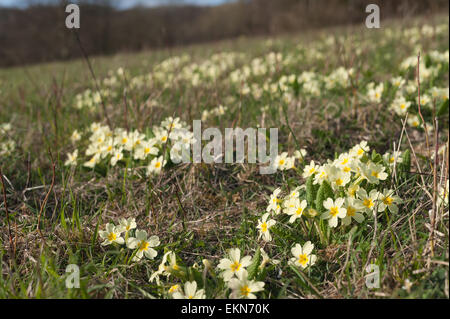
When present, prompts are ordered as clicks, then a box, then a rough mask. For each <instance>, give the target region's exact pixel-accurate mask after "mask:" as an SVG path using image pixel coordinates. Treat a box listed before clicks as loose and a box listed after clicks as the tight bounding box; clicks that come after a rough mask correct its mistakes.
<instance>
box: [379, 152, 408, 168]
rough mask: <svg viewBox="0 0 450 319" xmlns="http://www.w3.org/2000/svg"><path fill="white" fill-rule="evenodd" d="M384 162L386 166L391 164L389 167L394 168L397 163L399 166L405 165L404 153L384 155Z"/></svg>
mask: <svg viewBox="0 0 450 319" xmlns="http://www.w3.org/2000/svg"><path fill="white" fill-rule="evenodd" d="M383 160H384V162H385V163H386V164H389V166H391V167H392V166H394V163H395V162H396V163H397V164H399V163H403V158H402V152H397V151H395V152H394V153H389V152H388V153H385V154H384V155H383Z"/></svg>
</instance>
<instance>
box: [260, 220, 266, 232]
mask: <svg viewBox="0 0 450 319" xmlns="http://www.w3.org/2000/svg"><path fill="white" fill-rule="evenodd" d="M261 231H262V232H263V233H265V232H266V231H267V223H266V222H264V223H262V224H261Z"/></svg>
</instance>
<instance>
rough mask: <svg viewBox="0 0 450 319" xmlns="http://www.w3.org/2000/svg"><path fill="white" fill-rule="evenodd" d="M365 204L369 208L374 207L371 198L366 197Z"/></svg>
mask: <svg viewBox="0 0 450 319" xmlns="http://www.w3.org/2000/svg"><path fill="white" fill-rule="evenodd" d="M363 205H364V206H366V207H367V208H372V206H373V201H372V200H371V199H370V198H366V199H365V200H364V202H363Z"/></svg>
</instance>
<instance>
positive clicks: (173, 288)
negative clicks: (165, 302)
mask: <svg viewBox="0 0 450 319" xmlns="http://www.w3.org/2000/svg"><path fill="white" fill-rule="evenodd" d="M179 288H180V285H173V286H172V287H170V289H169V293H170V294H172V293H174V292H175V291H177V290H178V289H179Z"/></svg>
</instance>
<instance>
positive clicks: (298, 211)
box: [285, 200, 307, 224]
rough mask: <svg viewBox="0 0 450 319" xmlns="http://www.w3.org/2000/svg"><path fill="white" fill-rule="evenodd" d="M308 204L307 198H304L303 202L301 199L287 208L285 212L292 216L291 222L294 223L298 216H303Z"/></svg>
mask: <svg viewBox="0 0 450 319" xmlns="http://www.w3.org/2000/svg"><path fill="white" fill-rule="evenodd" d="M306 205H307V202H306V200H302V201H301V202H300V200H297V201H296V202H295V205H294V206H293V207H289V208H288V209H286V210H285V213H286V214H287V215H290V216H291V218H289V222H290V223H291V224H292V223H294V222H295V221H296V220H297V218H300V217H302V215H303V212H304V211H305V208H306Z"/></svg>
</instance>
